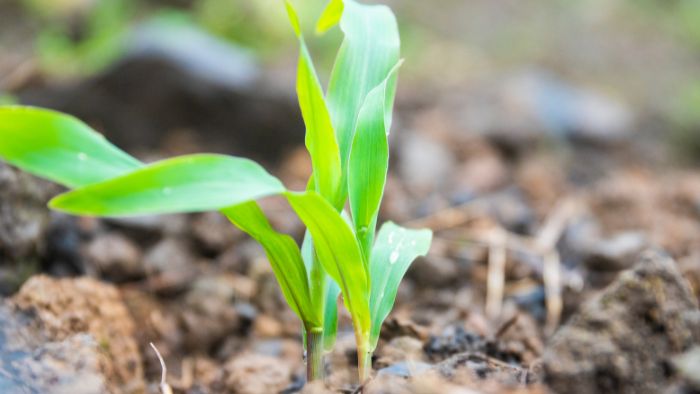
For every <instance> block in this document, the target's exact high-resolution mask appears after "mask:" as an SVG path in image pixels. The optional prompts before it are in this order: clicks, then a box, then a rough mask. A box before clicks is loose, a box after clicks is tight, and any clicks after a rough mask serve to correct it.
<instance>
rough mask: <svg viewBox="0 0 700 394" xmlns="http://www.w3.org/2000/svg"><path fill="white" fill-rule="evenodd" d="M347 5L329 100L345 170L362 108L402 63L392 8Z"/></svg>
mask: <svg viewBox="0 0 700 394" xmlns="http://www.w3.org/2000/svg"><path fill="white" fill-rule="evenodd" d="M343 2H344V10H343V13H342V17H341V19H340V28H341V30H342V31H343V33H344V34H345V39H344V41H343V43H342V45H341V48H340V50H339V51H338V55H337V57H336V61H335V65H334V66H333V71H332V72H331V79H330V82H329V86H328V94H327V100H328V108H329V111H330V114H331V119H332V120H333V125H334V127H335V132H336V135H337V139H338V146H339V148H340V156H341V164H342V166H343V168H345V167H346V166H347V161H348V156H349V151H350V144H351V141H352V137H353V134H354V131H355V125H356V120H357V114H358V112H359V109H360V106H361V105H362V103H363V102H364V100H365V97H366V96H367V94H368V93H369V91H370V90H371V89H372V88H374V87H375V86H377V85H378V84H379V83H381V82H382V80H384V78H385V77H386V75H387V74H388V73H389V70H391V68H392V67H394V65H395V64H396V63H397V62H398V61H399V50H400V39H399V32H398V25H397V23H396V18H395V17H394V14H393V13H392V12H391V10H390V9H389V8H388V7H386V6H383V5H364V4H359V3H357V2H355V1H354V0H344V1H343Z"/></svg>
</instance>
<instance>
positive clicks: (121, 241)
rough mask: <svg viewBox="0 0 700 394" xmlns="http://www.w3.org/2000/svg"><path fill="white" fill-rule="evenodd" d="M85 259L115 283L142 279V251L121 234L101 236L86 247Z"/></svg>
mask: <svg viewBox="0 0 700 394" xmlns="http://www.w3.org/2000/svg"><path fill="white" fill-rule="evenodd" d="M85 257H86V259H87V261H88V263H92V264H94V265H95V266H96V267H97V270H98V271H99V272H100V273H101V274H102V275H104V276H105V277H107V278H109V279H111V280H114V281H126V280H133V279H139V278H142V277H143V276H144V274H145V272H144V265H143V262H142V259H141V250H139V248H138V247H137V246H136V245H135V244H134V243H133V242H132V241H131V240H129V239H128V238H126V237H124V236H123V235H120V234H119V233H109V234H104V235H99V236H97V237H96V238H95V239H93V240H92V241H90V243H88V244H87V245H86V247H85Z"/></svg>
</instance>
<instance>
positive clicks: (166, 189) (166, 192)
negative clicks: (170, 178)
mask: <svg viewBox="0 0 700 394" xmlns="http://www.w3.org/2000/svg"><path fill="white" fill-rule="evenodd" d="M172 192H173V189H171V188H169V187H164V188H163V194H165V195H166V196H167V195H169V194H170V193H172Z"/></svg>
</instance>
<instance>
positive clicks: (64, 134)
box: [0, 106, 141, 187]
mask: <svg viewBox="0 0 700 394" xmlns="http://www.w3.org/2000/svg"><path fill="white" fill-rule="evenodd" d="M0 158H2V159H4V160H6V161H7V162H8V163H10V164H13V165H15V166H17V167H20V168H22V169H23V170H25V171H27V172H30V173H32V174H34V175H37V176H40V177H43V178H46V179H49V180H52V181H54V182H58V183H60V184H62V185H65V186H68V187H79V186H85V185H88V184H91V183H95V182H100V181H104V180H106V179H110V178H114V177H117V176H120V175H123V174H126V173H128V172H131V171H133V170H136V169H138V168H139V167H141V163H140V162H139V161H138V160H136V159H134V158H133V157H131V156H129V155H128V154H126V153H124V152H123V151H121V150H119V149H118V148H117V147H115V146H114V145H112V144H111V143H109V142H108V141H107V140H106V139H105V138H104V137H103V136H102V135H100V134H98V133H97V132H95V131H94V130H92V129H91V128H90V127H88V126H87V125H86V124H85V123H83V122H81V121H79V120H78V119H76V118H74V117H72V116H69V115H65V114H62V113H59V112H55V111H51V110H47V109H40V108H32V107H20V106H9V107H0Z"/></svg>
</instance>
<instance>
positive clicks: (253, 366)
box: [224, 353, 292, 394]
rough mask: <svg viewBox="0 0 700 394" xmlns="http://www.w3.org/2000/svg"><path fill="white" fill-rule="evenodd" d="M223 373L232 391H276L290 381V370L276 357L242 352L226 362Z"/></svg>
mask: <svg viewBox="0 0 700 394" xmlns="http://www.w3.org/2000/svg"><path fill="white" fill-rule="evenodd" d="M224 375H225V385H226V389H227V390H229V391H230V392H232V393H237V394H259V393H277V392H280V391H282V390H283V389H284V388H285V387H287V386H288V385H289V384H290V383H291V376H292V370H291V368H290V367H289V365H287V364H286V363H284V362H281V361H280V360H279V359H278V358H274V357H269V356H263V355H259V354H252V353H244V354H242V355H239V356H236V357H235V358H233V359H232V360H230V361H228V362H227V363H226V365H225V366H224Z"/></svg>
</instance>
